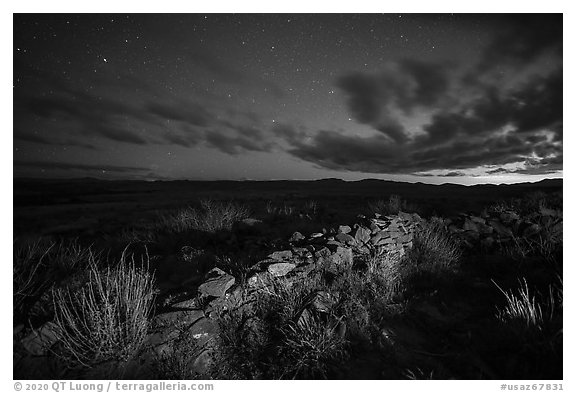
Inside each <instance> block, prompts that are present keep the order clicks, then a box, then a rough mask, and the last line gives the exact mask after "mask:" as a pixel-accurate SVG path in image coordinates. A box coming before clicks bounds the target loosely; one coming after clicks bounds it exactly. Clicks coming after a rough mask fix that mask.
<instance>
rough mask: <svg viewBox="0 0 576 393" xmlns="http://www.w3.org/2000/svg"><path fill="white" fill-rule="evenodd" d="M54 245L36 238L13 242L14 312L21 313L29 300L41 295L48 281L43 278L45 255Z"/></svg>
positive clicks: (45, 263) (45, 264) (48, 283)
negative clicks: (30, 240)
mask: <svg viewBox="0 0 576 393" xmlns="http://www.w3.org/2000/svg"><path fill="white" fill-rule="evenodd" d="M54 247H55V243H54V242H50V241H46V240H45V239H36V240H34V241H32V242H26V243H23V244H21V243H17V242H16V241H15V242H14V244H13V252H14V259H13V265H12V278H13V301H14V312H15V313H16V314H18V315H19V314H21V313H23V312H24V309H25V308H27V306H29V302H30V301H32V300H33V299H35V298H36V297H38V296H39V295H41V294H42V293H43V292H44V291H45V290H46V288H47V287H48V286H49V285H50V282H49V281H47V280H45V279H44V274H45V269H46V266H47V262H46V259H47V256H48V254H49V253H50V251H51V250H52V249H53V248H54Z"/></svg>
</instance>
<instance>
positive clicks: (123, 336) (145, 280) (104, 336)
mask: <svg viewBox="0 0 576 393" xmlns="http://www.w3.org/2000/svg"><path fill="white" fill-rule="evenodd" d="M152 283H153V278H152V277H151V275H150V274H149V273H148V272H147V271H145V270H144V269H141V268H137V267H136V265H135V263H134V260H133V258H132V260H131V261H127V260H126V256H125V255H124V254H123V255H122V257H121V260H120V263H119V264H118V265H117V266H115V267H113V268H111V267H106V268H104V269H99V268H98V266H97V263H96V262H95V261H92V263H90V265H89V272H88V281H87V282H86V283H85V285H84V286H83V287H80V288H77V289H70V288H60V289H58V290H55V291H54V295H53V298H54V309H55V323H56V325H57V326H58V328H59V330H60V331H61V333H62V341H61V343H62V349H61V351H60V353H59V355H61V357H63V358H64V359H65V360H68V361H70V362H72V363H74V364H79V365H83V366H91V365H93V364H95V363H98V362H101V361H105V360H111V359H117V360H127V359H129V358H130V357H131V356H132V355H133V354H134V353H135V352H136V350H137V349H138V348H139V347H140V345H141V343H142V341H143V340H144V338H145V336H146V333H147V329H148V316H149V314H150V312H151V308H152V304H153V296H154V289H153V285H152Z"/></svg>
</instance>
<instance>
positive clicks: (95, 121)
mask: <svg viewBox="0 0 576 393" xmlns="http://www.w3.org/2000/svg"><path fill="white" fill-rule="evenodd" d="M16 100H17V101H18V103H19V111H21V112H23V113H21V114H20V119H25V114H27V115H30V114H33V115H36V116H39V117H43V118H55V117H56V116H64V117H65V119H66V120H70V121H72V122H74V125H75V128H76V129H75V131H77V132H80V133H83V134H89V135H96V136H100V137H104V138H107V139H111V140H114V141H118V142H127V143H134V144H146V143H148V142H147V140H146V139H144V138H143V137H142V136H140V135H139V134H138V133H136V132H133V131H130V130H128V129H126V128H124V127H121V126H119V125H118V122H117V121H118V120H117V117H119V116H126V115H128V116H132V117H136V118H139V119H148V117H149V116H147V115H146V114H145V113H144V112H142V111H139V110H137V109H136V108H133V107H130V106H127V105H125V104H122V103H120V102H116V101H113V100H109V99H105V98H98V97H95V96H91V95H89V94H86V93H84V92H76V93H75V94H73V95H68V94H65V95H54V96H51V97H35V96H24V97H18V98H16ZM21 127H22V128H24V126H21Z"/></svg>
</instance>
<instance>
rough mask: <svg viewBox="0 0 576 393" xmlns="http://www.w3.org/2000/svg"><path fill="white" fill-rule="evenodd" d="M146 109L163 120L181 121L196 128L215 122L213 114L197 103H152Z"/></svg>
mask: <svg viewBox="0 0 576 393" xmlns="http://www.w3.org/2000/svg"><path fill="white" fill-rule="evenodd" d="M145 109H146V110H147V111H149V112H150V113H153V114H155V115H157V116H159V117H161V118H163V119H167V120H175V121H181V122H185V123H188V124H191V125H194V126H207V125H209V124H211V123H212V122H213V121H214V116H213V115H212V114H210V113H209V112H208V111H206V109H204V108H203V107H202V106H200V105H198V104H195V103H184V102H179V103H169V104H167V103H160V102H150V103H148V104H147V105H146V108H145Z"/></svg>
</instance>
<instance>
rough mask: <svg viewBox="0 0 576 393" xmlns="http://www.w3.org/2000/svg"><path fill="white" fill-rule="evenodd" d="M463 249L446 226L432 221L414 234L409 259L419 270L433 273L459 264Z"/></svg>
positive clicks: (450, 268) (448, 269)
mask: <svg viewBox="0 0 576 393" xmlns="http://www.w3.org/2000/svg"><path fill="white" fill-rule="evenodd" d="M461 256H462V251H461V249H460V247H459V245H458V243H457V242H456V241H455V240H454V239H452V237H451V236H450V234H449V232H448V231H447V230H446V228H445V227H444V226H443V225H441V224H440V223H438V222H437V221H430V222H429V223H427V224H425V225H423V226H422V227H421V228H419V229H418V230H417V231H416V232H415V234H414V240H413V248H412V249H411V250H410V252H409V253H408V257H409V260H410V261H411V263H412V264H413V265H414V266H415V267H416V269H418V270H425V271H429V272H432V273H435V272H438V273H439V272H444V271H450V270H452V269H454V268H455V267H456V266H458V263H459V261H460V258H461Z"/></svg>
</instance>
